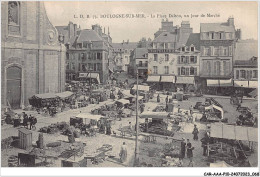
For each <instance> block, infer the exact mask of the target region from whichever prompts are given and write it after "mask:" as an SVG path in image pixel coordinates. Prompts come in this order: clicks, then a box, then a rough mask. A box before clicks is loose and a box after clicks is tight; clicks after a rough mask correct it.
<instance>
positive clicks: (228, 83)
mask: <svg viewBox="0 0 260 177" xmlns="http://www.w3.org/2000/svg"><path fill="white" fill-rule="evenodd" d="M219 85H220V86H222V87H232V86H233V84H232V79H228V80H219Z"/></svg>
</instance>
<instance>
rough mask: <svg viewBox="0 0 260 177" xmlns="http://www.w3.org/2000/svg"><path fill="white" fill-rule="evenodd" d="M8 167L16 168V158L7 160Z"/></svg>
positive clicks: (12, 157)
mask: <svg viewBox="0 0 260 177" xmlns="http://www.w3.org/2000/svg"><path fill="white" fill-rule="evenodd" d="M8 167H18V156H14V155H12V156H10V157H9V158H8Z"/></svg>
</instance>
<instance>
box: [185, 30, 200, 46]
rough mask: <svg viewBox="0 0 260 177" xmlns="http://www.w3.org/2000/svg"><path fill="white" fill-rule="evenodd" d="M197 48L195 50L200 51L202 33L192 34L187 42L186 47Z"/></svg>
mask: <svg viewBox="0 0 260 177" xmlns="http://www.w3.org/2000/svg"><path fill="white" fill-rule="evenodd" d="M192 44H193V45H194V46H195V49H197V50H200V33H191V34H190V36H189V38H188V40H187V42H186V46H191V45H192Z"/></svg>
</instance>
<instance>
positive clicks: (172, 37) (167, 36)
mask: <svg viewBox="0 0 260 177" xmlns="http://www.w3.org/2000/svg"><path fill="white" fill-rule="evenodd" d="M153 42H176V34H173V33H171V32H162V33H161V34H160V35H159V36H158V37H156V38H155V39H154V40H153Z"/></svg>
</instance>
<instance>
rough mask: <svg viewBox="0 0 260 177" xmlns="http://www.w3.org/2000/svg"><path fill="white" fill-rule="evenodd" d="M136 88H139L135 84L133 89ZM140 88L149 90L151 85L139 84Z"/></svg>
mask: <svg viewBox="0 0 260 177" xmlns="http://www.w3.org/2000/svg"><path fill="white" fill-rule="evenodd" d="M136 88H137V85H134V87H133V89H134V90H136ZM138 90H142V91H147V92H149V90H150V87H149V86H147V85H138Z"/></svg>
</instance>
